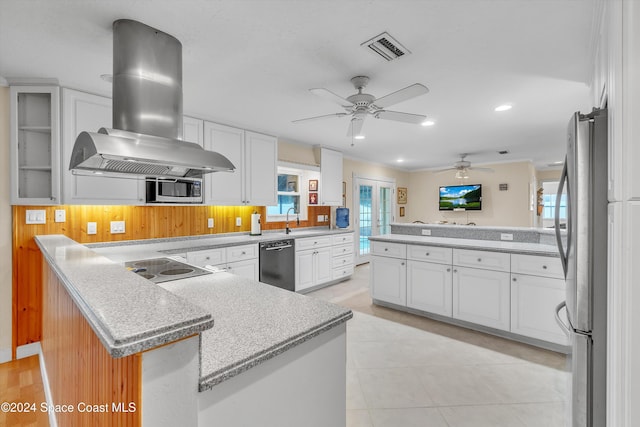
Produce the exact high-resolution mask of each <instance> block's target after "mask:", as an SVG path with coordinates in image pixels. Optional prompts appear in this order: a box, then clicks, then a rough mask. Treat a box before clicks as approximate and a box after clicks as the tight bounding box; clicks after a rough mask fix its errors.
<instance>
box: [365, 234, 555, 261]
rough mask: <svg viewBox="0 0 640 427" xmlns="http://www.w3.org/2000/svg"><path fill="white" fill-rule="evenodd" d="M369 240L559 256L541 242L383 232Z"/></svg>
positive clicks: (552, 246) (553, 246)
mask: <svg viewBox="0 0 640 427" xmlns="http://www.w3.org/2000/svg"><path fill="white" fill-rule="evenodd" d="M369 240H373V241H380V242H390V243H405V244H410V245H427V246H444V247H449V248H458V249H474V250H483V251H494V252H509V253H518V254H527V255H542V256H551V257H557V256H559V253H558V248H557V246H555V245H547V244H542V243H527V242H509V241H495V240H476V239H464V238H454V237H432V236H414V235H408V234H384V235H381V236H371V237H369Z"/></svg>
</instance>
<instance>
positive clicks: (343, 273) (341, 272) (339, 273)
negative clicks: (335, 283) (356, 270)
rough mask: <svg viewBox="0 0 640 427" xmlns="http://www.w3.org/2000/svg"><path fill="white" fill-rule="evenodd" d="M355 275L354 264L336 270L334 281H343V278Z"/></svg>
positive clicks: (334, 271) (334, 270)
mask: <svg viewBox="0 0 640 427" xmlns="http://www.w3.org/2000/svg"><path fill="white" fill-rule="evenodd" d="M352 274H353V264H351V265H350V266H346V267H341V268H334V269H333V276H332V277H331V279H332V280H336V279H342V278H343V277H347V276H351V275H352Z"/></svg>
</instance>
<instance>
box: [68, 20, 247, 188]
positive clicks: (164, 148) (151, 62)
mask: <svg viewBox="0 0 640 427" xmlns="http://www.w3.org/2000/svg"><path fill="white" fill-rule="evenodd" d="M182 120H183V118H182V44H181V43H180V42H179V41H178V40H177V39H176V38H175V37H173V36H171V35H169V34H167V33H163V32H162V31H160V30H157V29H155V28H152V27H149V26H148V25H145V24H143V23H141V22H137V21H133V20H130V19H119V20H117V21H114V23H113V127H114V129H107V128H101V129H100V130H98V132H81V133H80V135H78V137H77V139H76V142H75V144H74V146H73V150H72V152H71V161H70V163H69V169H70V170H73V171H74V173H88V174H92V173H100V174H104V175H105V176H109V175H111V174H116V175H118V174H128V175H143V176H157V177H163V176H171V177H201V176H202V174H205V173H210V172H219V171H230V172H233V170H234V169H235V167H234V166H233V164H232V163H231V162H230V161H229V159H227V158H226V157H225V156H223V155H222V154H220V153H216V152H213V151H207V150H205V149H204V148H202V147H201V146H200V145H198V144H196V143H193V142H186V141H183V140H182V127H183V123H182Z"/></svg>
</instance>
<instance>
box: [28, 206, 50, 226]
mask: <svg viewBox="0 0 640 427" xmlns="http://www.w3.org/2000/svg"><path fill="white" fill-rule="evenodd" d="M26 223H27V224H46V223H47V211H45V210H40V209H38V210H36V209H29V210H27V214H26Z"/></svg>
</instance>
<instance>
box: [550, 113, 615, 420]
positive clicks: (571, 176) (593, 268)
mask: <svg viewBox="0 0 640 427" xmlns="http://www.w3.org/2000/svg"><path fill="white" fill-rule="evenodd" d="M607 167H608V161H607V110H594V111H593V112H592V113H591V114H580V113H575V114H574V115H573V117H572V118H571V121H570V122H569V129H568V140H567V157H566V160H565V164H564V168H563V171H562V177H561V179H560V185H559V188H558V192H557V200H556V219H555V225H556V227H555V228H556V238H557V242H558V247H559V250H560V259H561V261H562V265H563V267H564V272H565V278H566V286H567V300H566V301H565V302H563V303H561V304H560V305H558V307H557V309H556V319H557V320H558V322H559V323H560V324H561V326H563V328H564V329H565V330H566V332H567V333H568V335H569V337H570V338H571V344H572V353H571V356H570V357H571V365H572V374H573V375H572V387H571V394H572V398H571V409H570V412H571V422H570V423H569V424H567V425H570V426H572V427H603V426H605V425H606V362H607V229H608V226H607V224H608V222H607V209H608V206H607V204H608V201H607V180H608V177H607ZM565 186H566V198H567V206H566V209H567V215H566V216H567V227H566V228H567V236H566V244H565V243H564V242H563V240H562V238H561V232H560V211H561V206H560V205H561V195H562V192H563V189H564V187H565ZM563 307H566V310H567V319H568V324H567V325H565V324H564V322H562V320H561V318H560V315H559V313H560V311H561V310H562V308H563Z"/></svg>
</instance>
